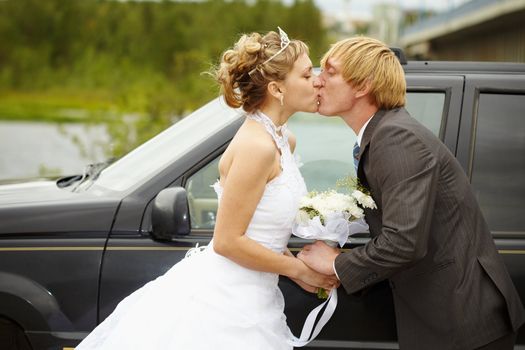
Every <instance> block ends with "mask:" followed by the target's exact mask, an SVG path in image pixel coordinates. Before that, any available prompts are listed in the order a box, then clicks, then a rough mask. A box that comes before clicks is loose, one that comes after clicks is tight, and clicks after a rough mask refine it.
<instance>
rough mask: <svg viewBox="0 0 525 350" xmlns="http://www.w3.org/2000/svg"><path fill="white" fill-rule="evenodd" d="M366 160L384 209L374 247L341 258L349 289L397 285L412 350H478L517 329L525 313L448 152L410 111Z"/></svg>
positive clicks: (377, 215) (372, 141) (376, 127)
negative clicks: (380, 282) (382, 282)
mask: <svg viewBox="0 0 525 350" xmlns="http://www.w3.org/2000/svg"><path fill="white" fill-rule="evenodd" d="M359 159H360V161H359V168H358V177H359V179H360V181H361V182H362V183H363V184H364V185H365V186H366V187H367V188H368V189H369V190H370V191H371V194H372V196H373V198H374V200H375V202H376V204H377V205H378V209H375V210H367V211H366V220H367V222H368V224H369V226H370V233H371V240H370V242H368V243H367V244H366V245H365V246H362V247H358V248H355V249H352V250H351V251H349V252H346V253H343V254H340V255H339V256H338V257H337V259H336V262H335V270H336V272H337V275H338V276H339V278H340V279H341V283H342V285H343V287H344V288H345V290H346V291H347V292H348V293H356V292H358V291H360V290H363V289H365V288H368V287H369V286H371V285H373V284H375V283H377V282H379V281H381V280H384V279H388V280H389V281H390V286H391V289H392V293H393V297H394V305H395V310H396V321H397V331H398V339H399V344H400V348H401V349H402V350H403V349H405V350H407V349H413V350H423V349H424V350H431V349H439V350H446V349H461V350H465V349H474V348H476V347H479V346H482V345H484V344H487V343H489V342H491V341H492V340H495V339H497V338H499V337H502V336H504V335H506V334H508V333H510V332H512V331H515V330H517V329H518V328H519V326H520V325H521V324H522V323H523V322H524V310H523V305H522V303H521V301H520V298H519V295H518V294H517V292H516V289H515V287H514V285H513V283H512V281H511V279H510V276H509V274H508V272H507V270H506V268H505V266H504V263H503V260H502V258H501V257H500V256H499V254H498V252H497V250H496V247H495V244H494V241H493V239H492V237H491V234H490V231H489V229H488V226H487V224H486V222H485V220H484V218H483V216H482V213H481V211H480V208H479V206H478V203H477V201H476V198H475V197H474V194H473V192H472V190H471V187H470V183H469V181H468V179H467V177H466V175H465V173H464V171H463V170H462V168H461V167H460V165H459V163H458V162H457V161H456V159H455V157H454V156H453V155H452V154H451V153H450V152H449V150H448V149H447V147H446V146H445V145H444V144H443V143H442V142H441V141H440V140H439V139H438V138H437V137H436V136H435V135H433V134H432V133H431V132H430V131H429V130H427V129H426V128H425V127H424V126H423V125H421V124H420V123H419V122H417V121H416V120H415V119H414V118H412V117H410V116H409V114H408V112H407V111H406V110H405V109H404V108H398V109H394V110H388V111H384V110H380V111H378V112H377V113H376V114H375V115H374V117H373V118H372V119H371V120H370V122H369V124H368V126H367V128H366V129H365V131H364V135H363V139H362V142H361V150H360V154H359Z"/></svg>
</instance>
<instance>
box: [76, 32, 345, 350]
mask: <svg viewBox="0 0 525 350" xmlns="http://www.w3.org/2000/svg"><path fill="white" fill-rule="evenodd" d="M279 31H280V34H277V33H276V32H269V33H267V34H266V35H264V36H261V35H260V34H258V33H252V34H248V35H243V36H242V37H241V38H240V39H239V41H238V42H237V43H236V44H235V45H234V47H233V48H232V49H230V50H227V51H225V52H224V53H223V55H222V59H221V63H220V66H219V67H218V68H217V70H216V71H215V72H214V74H215V77H216V79H217V81H218V83H219V85H220V88H221V92H222V94H223V95H224V98H225V100H226V102H227V104H228V105H229V106H231V107H235V108H237V107H241V106H242V108H243V109H244V110H245V111H246V120H245V122H244V123H243V125H242V126H241V127H240V129H239V131H238V132H237V134H236V135H235V137H234V138H233V140H232V141H231V143H230V145H229V146H228V148H227V149H226V151H225V152H224V154H223V156H222V158H221V160H220V162H219V173H220V180H219V181H218V182H217V183H216V184H215V185H214V188H215V191H216V192H217V195H218V198H219V208H218V212H217V222H216V226H215V230H214V234H213V239H212V241H211V242H210V244H209V245H208V246H207V247H206V248H205V249H204V250H203V251H201V252H198V253H195V254H192V255H191V256H189V257H187V258H185V259H183V260H182V261H180V262H179V263H177V264H176V265H174V266H173V267H172V268H171V269H170V270H169V271H168V272H166V274H164V275H163V276H160V277H159V278H157V279H156V280H154V281H152V282H149V283H147V284H146V285H144V286H143V287H142V288H140V289H138V290H137V291H135V292H134V293H132V294H131V295H129V296H128V297H127V298H125V299H124V300H123V301H122V302H120V304H119V305H118V306H117V308H116V309H115V311H114V312H113V313H112V314H111V315H110V316H109V317H108V318H107V319H106V320H105V321H104V322H102V323H101V324H100V325H99V326H98V327H97V328H96V329H95V330H94V331H93V332H92V333H90V334H89V335H88V336H87V338H86V339H84V341H82V343H81V344H80V345H79V346H78V347H77V348H76V349H77V350H86V349H112V350H113V349H127V350H129V349H180V350H191V349H207V350H208V349H225V350H237V349H238V350H241V349H242V350H246V349H253V350H257V349H260V350H268V349H291V348H292V346H291V345H288V340H289V339H290V338H291V337H292V335H291V332H290V330H289V328H288V326H287V325H286V317H285V315H284V313H283V310H284V299H283V296H282V293H281V291H280V290H279V288H278V285H277V283H278V275H284V276H287V277H289V278H291V279H292V280H294V281H295V282H296V283H298V284H299V285H300V286H301V287H302V288H304V289H305V290H307V291H310V292H315V291H316V289H317V288H325V289H327V290H329V289H332V288H334V287H336V286H337V285H338V281H337V279H336V277H335V276H327V275H323V274H320V273H318V272H316V271H314V270H312V269H310V268H309V267H307V266H306V265H305V264H304V263H303V262H302V261H301V260H299V259H297V258H295V257H294V256H293V255H292V254H291V253H290V251H288V249H287V242H288V239H289V238H290V234H291V227H292V222H293V220H294V217H295V215H296V212H297V207H298V201H299V198H300V197H301V196H302V195H304V194H305V193H306V186H305V184H304V181H303V178H302V177H301V174H300V173H299V170H298V168H297V166H296V164H295V161H294V158H293V155H292V151H293V149H294V147H295V138H294V136H293V135H292V134H291V133H290V132H289V131H288V130H287V128H286V121H287V120H288V118H289V117H290V116H291V115H292V114H293V113H295V112H297V111H307V112H315V111H317V93H318V91H317V88H316V86H317V85H316V84H317V83H316V81H315V78H316V77H315V76H314V75H313V72H312V62H311V61H310V59H309V58H308V48H307V46H306V45H305V44H304V43H303V42H301V41H298V40H291V41H290V40H288V37H287V35H286V33H284V32H282V31H281V29H280V28H279Z"/></svg>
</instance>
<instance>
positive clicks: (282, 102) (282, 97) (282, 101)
mask: <svg viewBox="0 0 525 350" xmlns="http://www.w3.org/2000/svg"><path fill="white" fill-rule="evenodd" d="M280 100H281V106H284V94H282V95H281V98H280Z"/></svg>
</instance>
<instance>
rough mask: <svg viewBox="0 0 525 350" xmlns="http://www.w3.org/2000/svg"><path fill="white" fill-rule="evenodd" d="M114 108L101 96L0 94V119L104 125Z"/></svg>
mask: <svg viewBox="0 0 525 350" xmlns="http://www.w3.org/2000/svg"><path fill="white" fill-rule="evenodd" d="M116 110H117V108H116V106H115V104H114V103H112V102H111V100H110V99H108V98H107V97H106V96H104V94H103V93H100V92H99V93H93V92H72V91H60V90H50V91H46V92H19V91H16V92H3V93H0V120H8V121H40V122H49V123H57V122H81V123H86V122H104V121H107V120H108V119H109V118H111V117H112V116H114V115H115V112H116Z"/></svg>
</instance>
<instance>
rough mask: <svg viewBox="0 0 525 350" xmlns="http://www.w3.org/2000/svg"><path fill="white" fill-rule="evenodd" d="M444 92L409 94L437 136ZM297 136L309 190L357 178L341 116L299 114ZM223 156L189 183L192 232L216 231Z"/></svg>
mask: <svg viewBox="0 0 525 350" xmlns="http://www.w3.org/2000/svg"><path fill="white" fill-rule="evenodd" d="M444 101H445V93H444V92H442V93H441V92H421V91H418V92H408V94H407V109H408V111H409V112H410V114H411V115H412V116H413V117H414V118H416V119H418V120H419V121H421V122H422V123H423V124H424V125H425V126H426V127H428V128H429V129H430V130H432V132H434V133H435V134H436V135H438V134H439V130H440V128H441V120H442V115H443V106H444ZM288 127H289V129H290V130H291V131H292V132H293V133H294V135H295V136H296V140H297V142H296V148H295V152H294V155H295V157H296V161H297V163H298V165H299V167H300V170H301V173H302V175H303V177H304V180H305V182H306V185H307V188H308V190H310V191H312V190H316V191H324V190H327V189H337V187H336V183H337V180H339V179H342V178H344V177H346V176H355V171H354V165H353V160H352V149H353V146H354V143H355V140H356V135H355V133H354V132H353V131H352V129H350V127H348V126H347V125H346V123H345V122H343V120H342V119H341V118H339V117H325V116H321V115H319V114H317V113H303V112H298V113H296V114H295V115H294V116H292V118H290V120H289V121H288ZM218 160H219V157H217V158H216V159H214V160H213V161H212V162H210V163H209V164H208V165H206V166H205V167H203V168H201V169H200V170H198V171H197V172H196V173H194V174H193V175H192V176H190V177H189V178H188V180H187V182H186V191H187V193H188V205H189V209H190V217H191V226H192V229H204V230H212V229H213V227H214V225H215V216H216V214H217V197H216V194H215V192H214V190H213V188H212V187H211V185H212V184H213V183H214V182H215V181H217V179H218V177H219V171H218Z"/></svg>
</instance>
